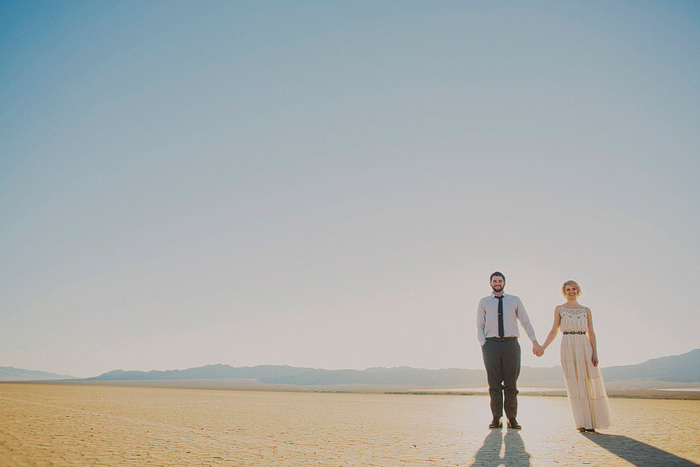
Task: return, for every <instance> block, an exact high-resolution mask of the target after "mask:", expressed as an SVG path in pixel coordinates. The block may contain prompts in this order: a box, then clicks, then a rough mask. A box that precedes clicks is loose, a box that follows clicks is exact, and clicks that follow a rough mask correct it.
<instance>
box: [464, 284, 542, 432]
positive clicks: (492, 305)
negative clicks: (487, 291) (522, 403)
mask: <svg viewBox="0 0 700 467" xmlns="http://www.w3.org/2000/svg"><path fill="white" fill-rule="evenodd" d="M505 286H506V278H505V276H504V275H503V274H501V273H500V272H494V273H493V274H491V289H492V290H493V293H492V294H491V295H489V296H488V297H484V298H482V299H481V301H480V302H479V309H478V310H477V314H476V329H477V336H478V338H479V344H481V353H482V354H483V357H484V366H485V367H486V375H487V378H488V382H489V396H491V413H492V414H493V421H492V422H491V424H490V425H489V428H501V427H502V426H503V425H502V424H501V416H502V415H503V410H504V409H505V412H506V417H507V418H508V428H513V429H516V430H519V429H520V428H522V427H521V426H520V425H519V424H518V421H517V420H516V419H515V417H516V416H517V415H518V387H517V381H518V375H520V344H518V337H519V336H520V333H519V332H518V320H520V325H521V326H522V327H523V329H525V332H526V333H527V336H528V337H529V338H530V340H531V341H532V352H533V353H534V354H535V355H537V356H538V357H539V356H541V355H542V354H543V353H544V350H543V349H542V346H540V344H539V343H538V342H537V338H536V337H535V330H534V329H532V324H530V318H529V317H528V316H527V311H525V307H524V306H523V302H521V301H520V298H518V297H516V296H515V295H506V294H504V293H503V288H504V287H505ZM504 393H505V404H504V400H503V399H504V397H503V395H504Z"/></svg>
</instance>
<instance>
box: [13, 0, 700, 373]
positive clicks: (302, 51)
mask: <svg viewBox="0 0 700 467" xmlns="http://www.w3.org/2000/svg"><path fill="white" fill-rule="evenodd" d="M0 31H1V32H0V70H1V72H0V220H1V221H0V265H1V267H0V297H2V300H0V366H13V367H17V368H25V369H34V370H43V371H50V372H54V373H59V374H65V375H72V376H78V377H88V376H96V375H99V374H101V373H104V372H107V371H111V370H114V369H125V370H154V369H155V370H166V369H183V368H191V367H197V366H203V365H207V364H216V363H223V364H229V365H232V366H254V365H278V364H279V365H292V366H302V367H314V368H326V369H341V368H355V369H364V368H369V367H377V366H384V367H395V366H412V367H419V368H433V369H437V368H482V367H483V363H482V360H481V352H480V349H479V344H478V341H477V338H476V325H475V323H476V308H477V304H478V302H479V299H480V298H482V297H484V296H486V295H488V294H489V293H490V287H489V275H490V274H491V273H492V272H494V271H496V270H498V271H502V272H503V273H504V274H505V276H506V280H507V284H506V292H507V293H510V294H515V295H518V296H519V297H520V298H521V299H522V301H523V303H524V304H525V307H526V309H527V311H528V313H529V315H530V319H531V321H532V323H533V325H534V327H535V330H536V333H537V336H538V339H539V341H540V342H543V341H544V340H545V338H546V336H547V333H548V332H549V330H550V328H551V325H552V320H553V316H554V313H553V311H554V308H555V306H556V305H558V304H561V303H563V301H564V299H563V297H562V295H561V292H560V287H561V284H562V283H563V282H564V281H566V280H569V279H574V280H576V281H578V283H579V284H580V285H581V286H582V289H583V295H582V296H581V298H580V302H581V303H582V304H583V305H585V306H588V307H589V308H590V309H591V310H592V313H593V322H594V326H595V330H596V334H597V337H598V349H599V358H600V362H601V366H603V367H606V366H616V365H627V364H636V363H641V362H643V361H646V360H648V359H650V358H656V357H661V356H667V355H677V354H681V353H685V352H688V351H690V350H693V349H695V348H699V347H700V338H698V331H697V330H698V329H699V328H700V313H698V309H697V297H696V295H697V293H696V292H697V290H698V286H697V282H698V277H700V235H698V232H699V231H700V213H699V210H698V207H697V204H698V201H700V183H698V177H699V176H700V157H699V156H700V131H698V123H699V122H700V86H699V83H700V4H698V3H697V2H693V1H682V0H679V1H675V2H651V1H634V2H632V1H622V0H618V1H614V2H607V1H592V2H571V1H537V2H512V1H499V2H485V1H484V2H481V1H468V2H453V1H444V2H428V1H386V2H373V1H358V2H323V1H312V2H307V1H298V2H291V1H274V2H273V1H261V2H227V1H222V2H219V1H213V0H212V1H206V2H194V1H153V2H139V1H122V2H106V1H96V2H78V1H66V2H50V1H33V2H24V1H5V2H2V3H1V4H0ZM521 334H522V336H523V337H522V338H521V345H522V347H523V350H524V353H523V361H522V364H523V365H527V366H545V367H549V366H555V365H558V364H559V339H558V340H557V341H555V343H554V344H553V345H552V346H551V347H550V348H549V349H547V352H546V353H545V355H544V356H543V357H541V358H537V357H535V356H534V355H532V353H531V352H530V347H531V346H530V344H529V341H528V339H527V337H526V336H525V334H524V333H521Z"/></svg>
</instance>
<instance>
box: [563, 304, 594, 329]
mask: <svg viewBox="0 0 700 467" xmlns="http://www.w3.org/2000/svg"><path fill="white" fill-rule="evenodd" d="M560 315H561V330H562V332H564V331H588V314H587V313H586V309H585V308H583V307H581V308H566V307H561V312H560Z"/></svg>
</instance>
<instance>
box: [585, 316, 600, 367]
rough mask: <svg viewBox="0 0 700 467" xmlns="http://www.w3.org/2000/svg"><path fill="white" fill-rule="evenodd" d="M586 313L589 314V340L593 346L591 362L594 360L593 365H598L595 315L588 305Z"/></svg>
mask: <svg viewBox="0 0 700 467" xmlns="http://www.w3.org/2000/svg"><path fill="white" fill-rule="evenodd" d="M586 314H587V315H588V340H590V341H591V348H592V349H593V354H592V355H591V362H593V366H598V342H597V341H596V338H595V331H593V315H592V313H591V309H590V308H588V307H586Z"/></svg>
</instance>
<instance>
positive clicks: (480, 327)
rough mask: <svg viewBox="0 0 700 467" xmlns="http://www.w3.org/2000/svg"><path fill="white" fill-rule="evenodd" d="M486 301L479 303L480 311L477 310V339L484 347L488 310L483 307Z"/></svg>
mask: <svg viewBox="0 0 700 467" xmlns="http://www.w3.org/2000/svg"><path fill="white" fill-rule="evenodd" d="M483 302H484V300H483V299H482V300H480V301H479V309H478V310H476V337H477V339H479V345H481V346H482V347H483V346H484V344H485V343H486V310H485V309H484V307H483V306H482V303H483Z"/></svg>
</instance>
